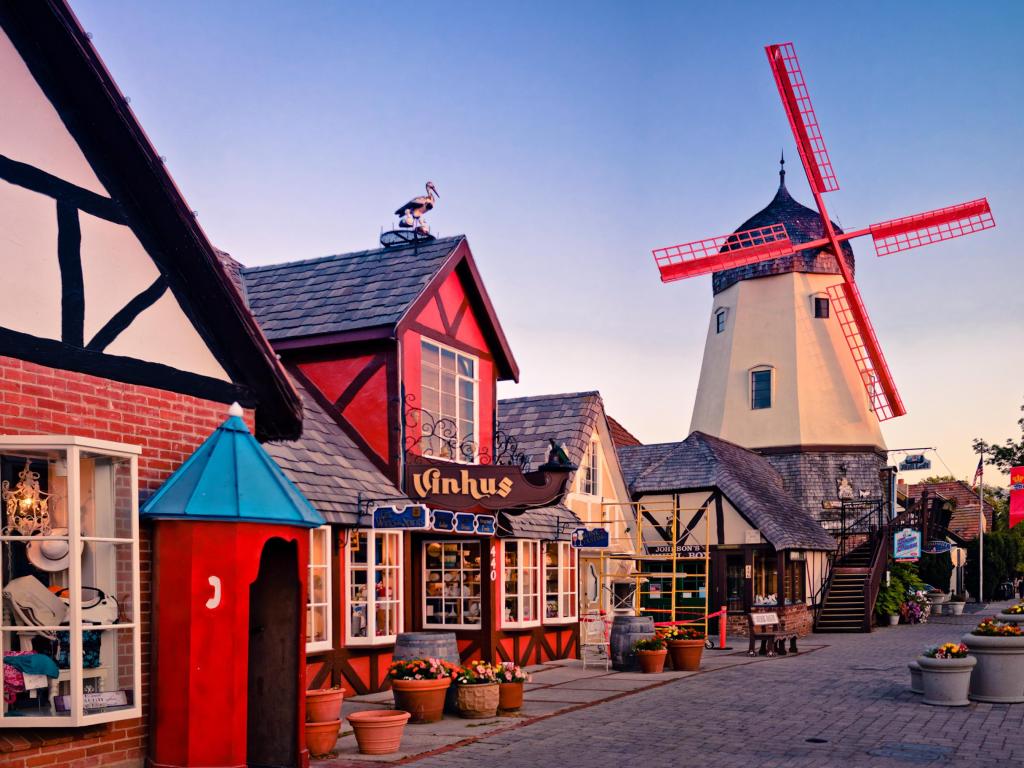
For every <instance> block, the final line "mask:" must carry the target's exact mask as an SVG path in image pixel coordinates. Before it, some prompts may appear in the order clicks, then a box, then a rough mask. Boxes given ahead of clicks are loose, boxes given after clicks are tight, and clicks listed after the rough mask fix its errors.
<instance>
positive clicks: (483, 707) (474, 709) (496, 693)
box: [455, 683, 501, 720]
mask: <svg viewBox="0 0 1024 768" xmlns="http://www.w3.org/2000/svg"><path fill="white" fill-rule="evenodd" d="M499 688H500V685H499V684H498V683H477V684H475V685H456V686H455V703H456V704H457V705H458V707H459V716H460V717H465V718H469V719H471V720H477V719H479V718H482V717H494V716H495V715H497V714H498V700H499V697H500V695H501V691H500V690H499Z"/></svg>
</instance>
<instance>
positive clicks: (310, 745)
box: [306, 720, 341, 757]
mask: <svg viewBox="0 0 1024 768" xmlns="http://www.w3.org/2000/svg"><path fill="white" fill-rule="evenodd" d="M340 731H341V720H329V721H327V722H322V723H306V749H308V750H309V754H311V755H313V756H314V757H315V756H317V755H326V754H328V753H329V752H330V751H331V750H332V749H334V745H335V744H337V743H338V733H339V732H340Z"/></svg>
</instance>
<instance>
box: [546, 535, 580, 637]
mask: <svg viewBox="0 0 1024 768" xmlns="http://www.w3.org/2000/svg"><path fill="white" fill-rule="evenodd" d="M542 543H543V547H542V550H543V553H542V554H543V558H544V568H543V574H542V576H543V583H542V585H541V589H542V591H543V592H542V595H541V598H542V599H541V603H542V611H543V612H542V614H541V616H542V620H543V622H544V623H545V624H569V623H572V622H574V621H578V620H579V615H580V595H579V588H578V586H579V558H578V554H579V553H578V552H577V551H576V550H575V549H573V548H572V544H570V543H569V542H568V541H545V542H542ZM552 544H554V545H556V546H557V552H558V556H557V559H556V561H555V563H554V564H553V565H549V564H548V560H547V550H548V547H549V546H551V545H552ZM551 570H554V571H557V572H558V591H557V592H555V593H549V592H548V572H549V571H551ZM549 594H556V595H557V599H558V615H557V616H548V595H549ZM569 594H572V597H573V611H572V613H571V614H565V613H564V612H563V610H562V606H563V605H564V599H565V597H566V595H569Z"/></svg>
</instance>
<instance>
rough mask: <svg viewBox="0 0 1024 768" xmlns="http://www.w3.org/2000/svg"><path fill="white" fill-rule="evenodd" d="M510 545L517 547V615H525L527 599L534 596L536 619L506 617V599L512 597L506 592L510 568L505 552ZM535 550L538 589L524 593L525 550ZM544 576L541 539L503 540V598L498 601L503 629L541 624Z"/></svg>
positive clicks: (501, 579)
mask: <svg viewBox="0 0 1024 768" xmlns="http://www.w3.org/2000/svg"><path fill="white" fill-rule="evenodd" d="M509 547H515V549H516V565H515V569H516V584H517V586H518V589H517V591H516V593H515V597H516V608H517V615H518V616H520V617H522V616H523V607H524V606H525V605H526V601H527V600H528V599H529V598H530V597H533V598H534V600H535V601H536V602H535V604H534V608H535V610H534V616H536V618H535V619H529V620H523V619H522V618H520V619H518V620H516V621H512V620H509V619H506V618H505V600H506V599H507V598H509V597H512V595H511V594H509V593H508V592H506V586H505V585H506V584H507V582H508V568H507V566H506V565H505V552H506V550H508V548H509ZM527 548H529V549H532V550H533V570H534V576H535V579H534V584H536V585H537V591H536V592H534V593H531V594H524V593H523V584H525V583H526V579H525V578H524V576H525V575H526V568H527V566H525V565H524V564H523V559H524V558H523V551H524V550H525V549H527ZM543 576H544V572H543V569H542V568H541V554H540V541H538V540H536V539H506V540H505V541H503V542H501V576H500V582H501V599H500V600H499V601H498V610H499V611H500V612H501V622H500V624H501V627H502V629H524V628H526V627H539V626H540V624H541V617H542V616H543V613H542V612H543V610H544V608H543V605H544V600H543V597H544V584H543V583H542V579H543Z"/></svg>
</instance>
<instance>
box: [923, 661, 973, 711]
mask: <svg viewBox="0 0 1024 768" xmlns="http://www.w3.org/2000/svg"><path fill="white" fill-rule="evenodd" d="M917 663H918V666H920V667H921V686H922V688H923V690H924V698H923V699H922V701H923V702H924V703H925V704H933V705H935V706H937V707H966V706H967V705H968V704H970V702H969V701H968V700H967V691H968V690H969V689H970V687H971V670H973V669H974V667H975V665H976V664H977V663H978V660H977V659H976V658H974V657H973V656H967V657H966V658H963V659H930V658H928V657H927V656H918V657H917Z"/></svg>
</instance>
